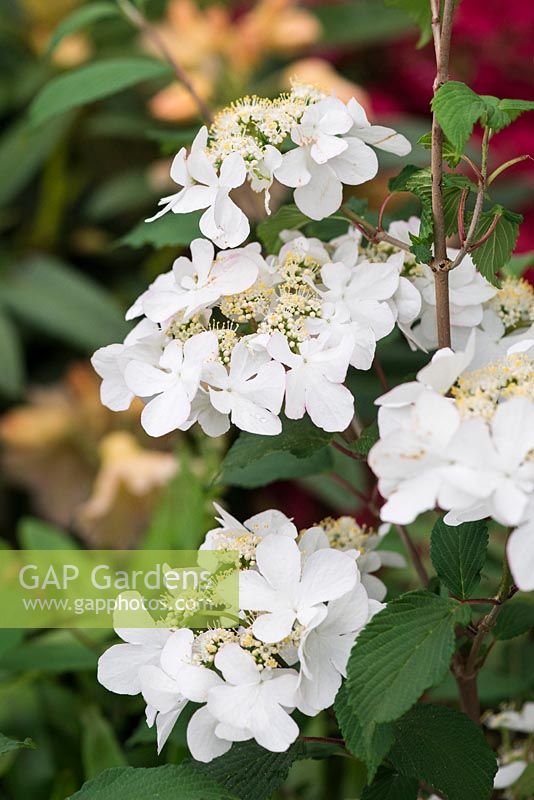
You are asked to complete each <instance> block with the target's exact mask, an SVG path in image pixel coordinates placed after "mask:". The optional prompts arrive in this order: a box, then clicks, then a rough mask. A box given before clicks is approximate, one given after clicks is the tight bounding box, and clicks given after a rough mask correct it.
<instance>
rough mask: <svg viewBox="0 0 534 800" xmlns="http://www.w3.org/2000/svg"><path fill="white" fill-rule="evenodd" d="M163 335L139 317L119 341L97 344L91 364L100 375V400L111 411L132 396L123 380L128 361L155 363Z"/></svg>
mask: <svg viewBox="0 0 534 800" xmlns="http://www.w3.org/2000/svg"><path fill="white" fill-rule="evenodd" d="M165 342H166V337H165V336H164V334H163V333H162V331H160V329H159V328H158V326H157V325H155V324H154V323H153V322H151V321H150V320H148V319H143V320H141V322H139V323H138V324H137V325H136V326H135V328H134V329H133V330H132V331H130V333H129V334H128V336H127V337H126V339H125V340H124V343H123V344H109V345H107V346H106V347H100V348H99V349H98V350H97V351H96V352H95V353H94V354H93V356H92V358H91V364H92V365H93V368H94V370H95V372H96V373H97V375H99V376H100V377H101V378H102V383H101V385H100V400H101V402H102V404H103V405H104V406H106V407H107V408H109V409H111V410H112V411H125V410H126V409H127V408H129V407H130V404H131V402H132V400H133V398H134V396H135V394H134V392H132V390H131V389H129V388H128V386H127V385H126V382H125V380H124V373H125V370H126V367H127V365H128V364H129V362H130V361H133V360H135V361H142V362H144V363H146V364H157V363H158V361H159V359H160V357H161V354H162V352H163V348H164V346H165Z"/></svg>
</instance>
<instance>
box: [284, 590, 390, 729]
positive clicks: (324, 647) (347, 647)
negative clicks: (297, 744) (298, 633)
mask: <svg viewBox="0 0 534 800" xmlns="http://www.w3.org/2000/svg"><path fill="white" fill-rule="evenodd" d="M381 608H382V606H381V604H379V603H376V602H375V603H373V602H369V599H368V597H367V592H366V591H365V589H364V587H363V586H362V585H361V584H359V585H358V586H356V587H355V588H354V589H352V590H351V591H349V592H347V593H346V594H344V595H343V596H342V597H340V598H338V599H337V600H331V601H330V602H329V603H328V607H327V608H321V609H320V610H319V611H318V613H317V617H316V620H315V622H316V624H313V622H312V624H311V625H310V626H309V628H308V630H307V631H305V632H304V634H303V637H302V639H301V642H300V645H299V650H298V656H299V661H300V673H299V685H298V692H297V707H298V709H299V710H300V711H302V712H303V713H305V714H308V715H309V716H315V715H316V714H317V713H318V712H319V711H321V710H322V709H324V708H328V707H329V706H331V705H332V704H333V702H334V700H335V697H336V694H337V691H338V689H339V687H340V686H341V679H342V677H346V667H347V661H348V659H349V655H350V651H351V649H352V646H353V644H354V642H355V641H356V637H357V635H358V633H359V631H360V630H361V629H362V628H363V627H364V626H365V625H366V624H367V622H368V621H369V619H370V617H371V616H372V614H373V613H376V612H377V611H379V610H380V609H381Z"/></svg>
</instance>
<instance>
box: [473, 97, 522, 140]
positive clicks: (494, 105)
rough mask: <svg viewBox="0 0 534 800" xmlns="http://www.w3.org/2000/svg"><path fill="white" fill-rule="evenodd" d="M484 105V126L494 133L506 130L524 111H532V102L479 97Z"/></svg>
mask: <svg viewBox="0 0 534 800" xmlns="http://www.w3.org/2000/svg"><path fill="white" fill-rule="evenodd" d="M481 99H482V100H483V101H484V103H485V105H486V119H485V120H484V122H485V124H486V125H487V126H488V127H489V128H492V129H493V130H494V131H500V130H502V129H503V128H506V126H507V125H509V124H510V123H511V122H513V121H514V120H516V119H517V118H518V117H519V116H521V114H522V113H523V112H524V111H534V102H532V101H531V100H507V99H503V100H499V98H498V97H493V96H492V95H481Z"/></svg>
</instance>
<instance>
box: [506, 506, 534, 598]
mask: <svg viewBox="0 0 534 800" xmlns="http://www.w3.org/2000/svg"><path fill="white" fill-rule="evenodd" d="M506 553H507V556H508V563H509V564H510V571H511V573H512V576H513V579H514V582H515V584H516V586H517V588H518V589H521V591H523V592H532V591H534V497H531V499H530V504H529V506H528V507H527V509H526V511H525V515H524V520H523V521H522V522H521V523H520V524H519V525H518V527H517V528H516V529H515V530H514V531H512V533H511V534H510V537H509V539H508V544H507V546H506Z"/></svg>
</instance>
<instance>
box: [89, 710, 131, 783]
mask: <svg viewBox="0 0 534 800" xmlns="http://www.w3.org/2000/svg"><path fill="white" fill-rule="evenodd" d="M81 748H82V763H83V769H84V775H85V779H86V780H90V779H91V778H95V777H96V776H97V775H98V774H99V773H100V772H103V770H105V769H111V768H112V767H125V766H127V761H126V758H125V756H124V753H123V752H122V750H121V748H120V745H119V743H118V741H117V737H116V736H115V732H114V730H113V728H112V727H111V725H110V723H109V722H108V721H107V719H105V718H104V717H103V716H102V712H101V711H100V709H99V708H96V707H91V708H86V709H85V710H84V712H83V714H82V742H81Z"/></svg>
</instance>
